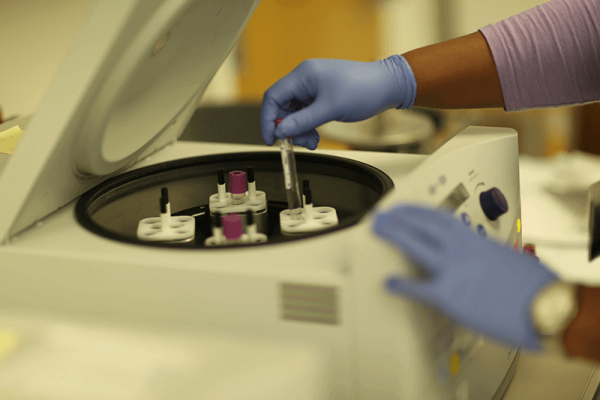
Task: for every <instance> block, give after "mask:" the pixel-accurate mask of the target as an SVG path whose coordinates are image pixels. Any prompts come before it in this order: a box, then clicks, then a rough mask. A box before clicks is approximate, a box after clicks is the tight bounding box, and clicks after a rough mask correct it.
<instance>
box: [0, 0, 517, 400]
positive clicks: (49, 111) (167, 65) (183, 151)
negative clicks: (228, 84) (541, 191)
mask: <svg viewBox="0 0 600 400" xmlns="http://www.w3.org/2000/svg"><path fill="white" fill-rule="evenodd" d="M257 4H258V2H257V1H253V0H229V1H225V0H219V1H218V0H214V1H208V0H206V1H192V0H189V1H184V0H180V1H176V0H171V1H169V0H163V1H159V0H155V1H147V0H143V1H142V0H119V1H113V2H111V1H101V2H99V3H98V5H97V6H95V8H94V9H93V10H92V13H91V14H90V17H89V18H88V21H87V23H86V24H85V26H84V28H83V30H82V33H81V35H80V37H79V39H78V41H77V42H76V44H75V46H74V48H73V50H72V51H71V53H70V54H69V56H68V57H67V60H66V61H65V65H64V67H63V69H62V70H61V71H60V72H59V74H58V76H57V78H56V81H55V83H54V85H53V86H52V88H51V89H50V91H49V93H48V95H47V97H46V99H45V100H44V102H43V103H42V105H41V106H40V109H39V111H38V112H37V113H36V115H35V117H34V118H33V119H32V121H31V122H30V123H29V125H28V126H23V128H24V129H25V131H26V133H25V136H24V139H23V141H22V143H21V144H20V146H19V148H18V149H17V152H16V153H15V154H14V155H13V156H10V157H11V158H10V159H9V160H8V163H7V165H6V166H5V167H4V169H3V170H2V171H0V190H1V193H2V195H1V196H0V206H1V207H2V210H3V214H2V215H1V216H0V240H2V245H1V246H0V275H1V277H2V279H0V368H1V369H2V373H1V374H0V398H3V399H12V398H15V399H16V398H19V399H20V398H36V399H78V400H87V399H112V400H115V399H128V400H137V399H140V400H141V399H242V398H243V399H262V400H265V399H307V400H308V399H311V400H313V399H369V400H370V399H382V400H386V399H401V400H415V399H427V400H436V399H440V400H454V399H457V400H468V399H475V400H492V399H496V398H499V396H500V395H501V394H502V392H503V390H504V389H505V387H506V385H507V384H508V382H509V381H510V377H511V373H512V372H514V366H515V363H514V361H515V357H516V354H517V351H516V349H514V348H506V347H504V346H501V345H498V344H495V343H492V342H489V341H486V340H483V339H482V338H481V337H479V336H476V335H474V334H472V333H471V332H469V331H468V330H466V329H464V328H461V327H459V326H457V325H455V324H454V323H453V322H452V321H450V320H449V319H447V318H446V317H444V316H442V315H441V314H439V313H438V312H436V311H435V310H433V309H431V308H429V307H427V306H424V305H421V304H418V303H416V302H413V301H411V300H409V299H406V298H401V297H398V296H394V295H392V294H390V293H388V292H386V291H385V290H384V288H383V282H384V280H385V279H386V278H387V277H389V276H390V275H393V274H399V275H402V276H413V275H414V274H415V273H416V269H415V268H413V266H412V265H411V263H410V261H409V260H407V259H405V258H404V257H403V256H402V254H401V253H399V252H398V251H397V250H396V249H394V248H392V247H391V246H389V245H388V244H386V243H385V242H383V241H381V240H379V239H377V238H375V237H374V235H373V234H372V233H371V220H372V215H371V214H368V215H366V216H365V217H364V218H363V219H362V220H361V221H360V222H359V223H358V224H356V225H353V226H351V227H348V228H345V229H341V230H337V231H334V232H331V233H328V234H324V235H320V236H316V237H309V238H306V239H303V240H296V241H290V242H284V243H279V244H265V245H255V246H250V247H239V248H218V249H206V250H203V249H170V248H160V247H148V246H141V245H134V244H129V243H122V242H119V241H115V240H109V239H107V238H104V237H100V236H98V235H97V234H95V233H93V232H91V231H89V230H87V229H86V228H84V227H83V226H81V225H80V224H79V223H78V222H77V221H76V218H75V216H74V207H75V202H76V199H77V198H78V196H79V195H81V194H82V193H83V192H84V191H86V190H88V189H89V188H91V187H93V186H95V185H97V184H98V183H100V182H102V181H104V180H105V179H107V178H108V177H110V176H118V174H119V173H120V172H121V171H124V170H126V169H128V170H132V169H137V168H141V167H144V166H148V165H152V164H158V163H162V162H165V161H170V160H176V159H181V158H185V157H192V156H199V155H209V154H219V153H229V152H239V151H256V150H264V148H262V147H259V146H243V145H239V146H232V145H224V144H210V143H185V142H175V139H176V137H177V135H178V134H179V133H180V132H181V130H182V129H183V127H184V126H185V122H186V121H187V119H188V118H189V116H190V114H191V112H193V110H194V107H195V104H196V100H197V98H198V96H200V95H201V93H202V91H203V90H204V87H205V86H206V84H207V83H208V81H209V80H210V78H211V77H212V75H213V74H214V73H215V71H216V69H217V68H218V66H219V65H220V64H221V63H222V61H223V60H224V58H225V56H226V55H227V53H228V52H229V50H230V49H231V47H232V46H233V43H234V42H235V40H236V39H237V37H238V36H239V34H240V32H241V30H242V29H243V27H244V25H245V23H246V22H247V21H248V19H249V17H250V15H251V14H252V12H253V10H254V8H255V7H256V6H257ZM109 17H110V18H109ZM194 35H195V36H194ZM185 38H188V39H187V40H186V39H185ZM171 45H173V46H174V47H175V48H174V49H172V50H169V48H170V46H171ZM190 49H193V50H190ZM137 50H139V51H137ZM142 50H143V51H142ZM188 50H190V51H192V53H191V54H190V53H187V52H188ZM193 52H196V53H193ZM181 53H186V54H181ZM161 54H163V55H166V56H165V58H164V59H158V58H156V57H157V56H158V57H160V56H161ZM169 57H172V58H174V61H175V64H177V66H173V65H172V63H171V62H169V59H168V58H169ZM119 60H120V61H119ZM155 61H157V62H156V63H155ZM173 68H174V69H173ZM193 68H198V70H197V71H196V72H194V73H191V72H190V71H191V70H192V69H193ZM173 75H175V76H177V77H178V78H177V79H179V78H181V79H184V78H183V77H186V76H187V77H188V79H189V78H190V77H191V78H192V79H191V82H192V83H194V85H191V86H189V88H190V89H189V90H188V89H186V88H188V86H186V85H184V84H183V83H181V82H179V81H178V80H177V79H175V78H174V77H173ZM125 77H128V79H125ZM163 77H164V78H165V79H166V81H165V86H163V85H162V83H156V84H153V82H155V81H156V82H158V81H160V79H158V78H163ZM195 77H198V80H196V79H194V78H195ZM120 79H123V80H124V81H123V82H122V81H120ZM157 79H158V80H157ZM171 79H175V80H174V81H172V80H171ZM178 85H179V86H178ZM173 87H175V88H177V90H176V91H175V92H177V93H179V95H177V96H176V95H175V94H173V93H174V92H173V91H172V88H173ZM167 94H173V96H174V98H173V99H171V100H168V101H165V102H164V103H161V100H159V99H157V97H158V98H164V97H165V96H166V95H167ZM155 102H158V103H156V104H155ZM171 105H173V107H175V105H176V106H177V107H175V108H173V109H171V108H170V107H171ZM155 106H156V108H155ZM148 110H150V111H148ZM152 110H160V111H158V112H156V114H160V116H161V117H160V118H159V117H158V116H156V118H157V119H154V120H153V121H154V122H153V123H151V122H149V121H147V120H146V119H145V117H148V113H151V111H152ZM130 118H134V119H130ZM136 118H137V119H136ZM152 118H154V117H152ZM152 118H150V119H151V120H152ZM136 121H137V122H136ZM138 123H139V125H138ZM92 132H93V133H92ZM130 135H131V137H130ZM134 143H135V144H134ZM324 153H327V154H335V155H338V156H342V157H347V158H351V159H354V160H358V161H362V162H364V163H367V164H370V165H372V166H375V167H376V168H379V169H380V170H382V171H384V172H385V173H386V174H387V175H388V176H389V177H391V178H392V180H393V182H394V185H395V189H394V190H393V191H392V192H391V193H390V194H388V195H387V196H386V197H385V198H384V199H382V201H381V202H380V203H379V204H378V208H379V209H385V208H387V207H391V206H393V205H394V204H396V203H398V202H402V201H410V202H419V203H426V204H430V205H431V206H434V207H437V206H439V205H440V204H442V203H443V204H446V205H448V204H450V203H448V201H447V200H448V199H449V198H451V199H455V201H454V202H451V203H452V204H453V208H455V210H454V211H455V213H456V215H457V218H463V214H466V215H467V216H468V220H469V221H470V223H471V226H472V227H473V229H476V230H480V229H479V228H478V227H479V226H481V227H482V228H483V229H484V230H485V232H486V234H487V235H488V236H489V237H491V238H494V239H495V240H497V241H499V242H501V243H503V244H505V245H508V246H511V247H514V246H515V244H516V246H517V248H519V247H520V244H519V241H520V231H519V230H520V222H519V218H520V205H519V175H518V149H517V137H516V133H515V132H514V131H512V130H509V129H501V128H480V127H471V128H468V129H467V130H466V131H464V132H463V133H461V134H459V135H458V136H457V137H456V138H454V139H452V140H451V141H450V142H448V143H447V144H446V145H445V146H443V147H442V148H441V149H440V150H439V151H438V152H436V153H434V154H433V155H431V156H418V155H402V154H381V153H369V152H324ZM150 155H151V156H150ZM492 187H495V188H498V189H499V190H501V191H502V193H503V194H504V196H505V198H506V200H507V202H508V207H509V208H508V212H506V213H505V214H503V215H502V216H500V217H499V218H498V219H497V220H495V221H491V220H489V219H488V218H487V217H486V216H485V214H484V212H483V210H482V208H481V204H480V202H479V195H480V193H481V192H483V191H485V190H488V189H490V188H492ZM457 188H462V189H458V191H457ZM267 196H268V193H267ZM456 199H458V200H456ZM6 338H10V340H8V339H6Z"/></svg>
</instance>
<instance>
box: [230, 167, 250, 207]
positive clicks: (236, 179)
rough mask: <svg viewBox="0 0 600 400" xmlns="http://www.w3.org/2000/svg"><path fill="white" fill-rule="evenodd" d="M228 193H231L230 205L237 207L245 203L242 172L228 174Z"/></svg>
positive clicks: (244, 178)
mask: <svg viewBox="0 0 600 400" xmlns="http://www.w3.org/2000/svg"><path fill="white" fill-rule="evenodd" d="M229 191H230V192H231V204H233V205H239V204H244V203H245V202H246V173H245V172H244V171H231V172H230V173H229Z"/></svg>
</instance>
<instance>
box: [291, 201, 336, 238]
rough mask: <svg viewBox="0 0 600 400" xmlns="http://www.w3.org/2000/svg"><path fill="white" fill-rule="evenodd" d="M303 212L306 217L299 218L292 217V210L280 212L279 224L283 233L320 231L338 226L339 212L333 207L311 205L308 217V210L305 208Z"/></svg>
mask: <svg viewBox="0 0 600 400" xmlns="http://www.w3.org/2000/svg"><path fill="white" fill-rule="evenodd" d="M305 207H306V206H305ZM302 214H303V217H304V219H303V220H297V219H292V217H291V215H290V210H283V211H282V212H280V213H279V226H280V227H281V231H282V232H283V233H305V232H318V231H322V230H325V229H328V228H331V227H333V226H336V225H337V224H338V223H339V221H338V217H337V212H336V211H335V208H333V207H311V208H310V209H309V213H308V218H307V210H306V209H305V208H303V209H302Z"/></svg>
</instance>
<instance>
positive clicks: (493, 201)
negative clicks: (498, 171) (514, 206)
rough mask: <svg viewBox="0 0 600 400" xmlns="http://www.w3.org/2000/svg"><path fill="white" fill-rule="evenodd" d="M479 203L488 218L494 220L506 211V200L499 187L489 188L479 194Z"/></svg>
mask: <svg viewBox="0 0 600 400" xmlns="http://www.w3.org/2000/svg"><path fill="white" fill-rule="evenodd" d="M479 203H480V204H481V208H482V209H483V213H484V214H485V216H486V217H488V218H489V219H490V220H492V221H495V220H497V219H498V217H499V216H501V215H502V214H504V213H506V212H507V211H508V202H507V201H506V197H504V195H503V194H502V192H501V191H500V189H498V188H491V189H490V190H487V191H485V192H482V193H481V194H480V195H479Z"/></svg>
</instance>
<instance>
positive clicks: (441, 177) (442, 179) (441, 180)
mask: <svg viewBox="0 0 600 400" xmlns="http://www.w3.org/2000/svg"><path fill="white" fill-rule="evenodd" d="M439 180H440V183H441V184H442V185H443V184H444V183H446V175H440V177H439Z"/></svg>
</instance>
